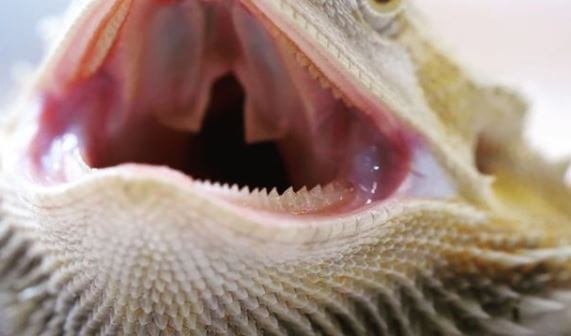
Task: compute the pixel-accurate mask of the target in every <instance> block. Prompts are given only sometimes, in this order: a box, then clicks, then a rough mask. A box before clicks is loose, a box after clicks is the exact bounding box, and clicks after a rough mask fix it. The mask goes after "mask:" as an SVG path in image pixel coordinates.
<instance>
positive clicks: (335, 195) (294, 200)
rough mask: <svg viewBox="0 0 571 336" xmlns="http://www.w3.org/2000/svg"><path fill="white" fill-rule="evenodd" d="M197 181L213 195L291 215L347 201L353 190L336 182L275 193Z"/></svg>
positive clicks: (310, 211)
mask: <svg viewBox="0 0 571 336" xmlns="http://www.w3.org/2000/svg"><path fill="white" fill-rule="evenodd" d="M197 184H198V186H199V187H201V188H203V189H205V191H207V192H210V193H215V194H217V196H221V197H222V198H223V199H225V200H227V201H230V202H232V203H234V204H238V205H240V206H246V207H250V208H255V209H257V210H266V211H271V212H279V213H288V214H293V215H303V214H312V213H320V212H325V211H327V210H331V209H332V208H334V207H338V206H341V205H343V204H345V203H347V202H348V201H349V200H350V198H351V195H352V193H353V192H352V190H351V189H350V188H347V187H344V186H341V185H340V184H338V183H330V184H328V185H326V186H316V187H313V188H312V189H308V188H307V187H303V188H301V189H299V190H297V191H296V190H294V188H293V187H290V188H289V189H287V190H286V191H285V192H283V193H279V192H278V190H277V189H276V188H274V189H272V190H270V191H268V189H265V188H263V189H259V188H255V189H253V190H251V189H250V188H249V187H242V188H241V187H239V186H238V185H229V184H220V183H211V182H208V181H200V182H198V183H197Z"/></svg>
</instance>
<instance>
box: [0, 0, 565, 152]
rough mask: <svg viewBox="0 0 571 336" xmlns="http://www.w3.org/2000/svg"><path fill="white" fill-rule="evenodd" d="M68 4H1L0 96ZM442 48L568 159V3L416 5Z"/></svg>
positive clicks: (491, 0) (499, 0)
mask: <svg viewBox="0 0 571 336" xmlns="http://www.w3.org/2000/svg"><path fill="white" fill-rule="evenodd" d="M68 1H69V0H18V1H1V2H0V96H1V95H2V94H3V93H5V92H6V91H7V90H8V88H10V87H11V86H10V79H9V78H10V73H11V71H10V69H11V68H12V66H13V64H14V63H15V62H16V61H25V62H32V63H35V62H37V61H38V59H39V57H40V55H41V51H42V47H41V43H40V39H39V37H38V36H39V34H38V28H37V27H38V26H37V22H38V20H39V19H40V18H42V17H44V16H46V15H52V14H56V13H59V12H60V11H61V10H62V8H64V7H65V5H66V4H67V3H68ZM416 2H417V5H418V6H419V7H421V9H422V10H423V12H424V13H425V14H426V18H427V19H428V20H429V21H431V22H432V23H433V25H434V26H433V29H434V31H435V33H436V34H438V35H437V36H442V38H443V40H442V45H444V46H445V47H447V48H448V49H449V50H451V51H453V53H454V54H455V55H457V57H458V58H459V59H461V60H462V61H463V62H464V63H465V64H467V65H469V66H470V67H471V68H472V69H473V70H474V71H476V72H478V73H482V74H484V77H486V78H491V79H498V80H501V81H502V82H504V83H509V84H514V85H515V86H517V87H518V88H519V89H521V90H523V92H525V93H526V94H527V95H528V98H529V99H530V101H531V102H532V103H533V107H532V114H531V115H530V118H529V120H530V122H529V127H528V132H527V135H528V137H529V139H530V140H531V142H532V143H533V145H534V146H536V147H537V148H540V149H541V150H542V151H544V152H545V153H546V154H547V155H548V156H549V157H551V158H561V157H564V156H567V155H571V65H570V62H571V19H570V18H571V1H569V0H542V1H538V0H517V1H514V0H478V1H472V0H416Z"/></svg>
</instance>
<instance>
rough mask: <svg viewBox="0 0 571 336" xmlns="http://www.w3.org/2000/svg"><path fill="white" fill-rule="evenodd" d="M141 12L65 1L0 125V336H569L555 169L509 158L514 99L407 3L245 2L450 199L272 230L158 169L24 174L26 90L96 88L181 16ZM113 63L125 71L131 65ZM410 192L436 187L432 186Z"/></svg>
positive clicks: (397, 204)
mask: <svg viewBox="0 0 571 336" xmlns="http://www.w3.org/2000/svg"><path fill="white" fill-rule="evenodd" d="M137 1H138V0H130V1H129V0H114V1H107V0H92V1H79V2H77V3H76V4H75V5H74V7H73V8H72V10H70V14H69V16H68V19H67V20H66V21H65V22H66V24H63V25H62V34H61V36H60V38H59V39H57V40H56V41H55V42H54V47H53V48H52V51H51V53H50V54H49V56H48V57H47V58H46V61H45V63H44V64H43V66H42V67H41V68H40V69H39V70H38V72H37V74H36V76H35V77H34V78H32V79H31V80H30V82H29V83H28V84H29V86H27V87H25V88H23V90H22V95H21V99H20V100H19V101H17V102H16V103H15V104H14V105H13V106H11V107H10V108H9V111H7V112H8V113H9V117H8V118H7V119H6V120H5V121H4V122H3V124H2V128H1V133H0V134H1V137H0V141H1V142H0V146H1V147H0V148H2V150H1V155H0V159H1V164H0V183H1V184H0V188H1V189H0V198H1V202H0V218H1V224H0V334H1V335H568V334H570V333H571V322H570V317H571V310H570V309H571V202H570V200H571V190H570V188H569V187H567V186H565V185H564V183H563V177H564V173H565V171H566V168H567V167H566V166H565V165H563V164H561V165H555V164H551V163H548V162H546V161H544V160H543V159H542V158H541V156H540V155H539V154H538V153H535V152H534V151H533V150H531V149H530V148H529V147H528V146H527V145H526V143H525V142H524V140H523V136H522V127H523V120H524V118H525V112H526V109H527V106H526V104H525V102H524V100H523V99H522V98H521V97H519V96H518V95H517V94H515V93H513V92H511V91H510V90H509V89H506V88H501V87H493V86H485V85H482V84H480V83H478V82H477V81H475V80H474V79H473V78H474V76H471V75H470V74H469V73H468V71H467V70H464V69H463V68H462V67H461V66H459V65H458V64H457V63H456V62H455V61H454V60H451V59H450V58H449V57H448V56H447V55H446V54H445V53H443V52H442V51H441V49H440V48H439V47H438V42H437V41H438V40H437V39H435V38H434V37H432V36H430V32H429V30H428V28H427V27H425V26H424V24H423V22H422V20H421V19H419V18H418V17H417V13H415V12H414V9H413V8H411V7H410V6H409V4H407V3H400V2H399V3H397V2H398V1H397V2H395V3H393V2H391V1H374V0H370V1H367V0H361V1H358V0H248V1H242V2H240V5H241V6H243V8H245V9H246V10H247V11H248V13H251V15H253V16H255V17H256V18H257V19H259V20H260V22H263V24H264V27H266V28H267V29H268V31H270V32H271V33H272V34H273V35H272V36H274V38H276V39H278V40H280V41H282V43H283V45H287V46H288V50H289V51H290V52H291V53H293V54H294V55H295V56H296V59H297V60H298V61H299V62H300V63H302V64H304V65H305V67H306V69H307V70H308V71H309V72H310V73H312V75H313V76H314V77H316V78H319V79H321V80H322V81H323V82H324V83H325V84H324V85H325V86H327V87H328V88H329V89H331V90H332V92H335V95H336V96H339V97H340V99H342V100H343V101H346V102H347V103H348V104H354V105H355V106H356V108H364V109H368V111H369V110H370V111H384V112H383V113H386V114H387V115H390V118H394V120H395V123H397V124H399V125H403V126H402V127H404V128H406V129H407V130H410V132H411V133H414V134H415V137H417V138H418V139H422V141H421V142H422V144H423V145H422V147H421V148H422V151H425V152H426V153H430V155H431V157H433V158H434V161H435V162H436V164H437V165H438V167H440V168H439V169H440V170H442V171H443V172H444V173H443V175H445V176H446V177H447V179H448V180H449V182H448V183H449V184H451V185H453V186H454V188H453V190H454V192H453V193H452V194H453V195H452V196H450V194H449V193H447V194H446V196H445V197H444V194H442V195H443V196H442V197H440V196H439V195H440V193H437V192H431V193H430V194H429V195H428V196H426V195H425V194H422V195H420V194H417V195H410V194H406V193H405V194H404V196H402V195H401V196H400V197H388V198H387V199H385V200H383V201H380V202H375V203H374V204H372V205H370V206H368V207H365V208H363V209H362V210H358V211H352V212H350V213H347V214H343V215H339V216H321V217H320V216H301V215H292V216H290V215H288V216H277V215H273V214H269V215H267V214H264V215H260V213H259V212H257V211H255V210H252V208H251V207H248V206H246V205H243V204H242V203H240V204H242V205H243V206H239V204H238V203H232V202H225V201H222V200H221V199H222V198H221V197H218V196H216V195H214V194H212V193H211V192H208V191H205V190H207V189H208V188H210V187H209V186H204V185H201V186H199V185H198V184H196V183H193V182H192V181H190V179H188V178H187V177H186V176H184V175H183V174H179V173H176V172H174V171H172V170H169V169H166V168H156V167H155V168H153V167H149V166H144V165H120V166H114V167H110V168H106V169H101V170H98V171H97V172H93V173H90V174H87V175H82V176H81V178H77V179H70V180H69V181H67V182H65V183H54V184H50V183H43V182H38V181H37V180H35V179H34V178H32V177H30V173H29V171H28V170H26V169H24V168H22V167H23V166H24V165H25V163H22V162H23V161H25V160H24V159H22V157H25V154H23V153H26V150H27V147H26V146H27V142H26V141H27V140H26V139H28V138H29V134H30V132H34V130H33V128H34V127H32V126H33V125H35V124H36V123H37V122H38V121H37V120H38V112H37V108H36V105H38V104H39V103H38V92H45V91H46V90H47V88H49V89H50V90H53V91H54V92H55V91H57V92H63V91H65V90H67V88H68V87H76V86H75V85H76V83H79V81H80V80H81V79H90V78H92V77H93V76H95V74H98V73H100V72H98V71H99V69H101V68H102V67H103V66H105V64H107V63H105V62H106V60H108V59H109V54H110V50H111V49H112V48H113V47H112V46H113V43H114V37H115V36H116V34H117V31H118V30H119V29H120V27H122V25H123V24H126V25H129V24H131V23H132V22H135V21H129V19H128V18H130V17H137V15H142V14H137V13H142V12H143V9H142V8H146V7H144V6H147V7H148V8H150V9H155V7H157V8H158V6H169V5H170V4H172V3H176V2H177V1H159V0H139V2H137ZM181 1H182V2H184V1H187V2H188V3H192V2H193V0H184V1H183V0H181ZM194 1H199V0H194ZM220 1H221V2H222V0H220ZM236 1H237V0H236ZM225 3H226V2H225ZM227 3H231V1H227ZM129 15H131V16H129ZM125 22H127V23H125ZM129 32H130V33H131V34H132V36H133V40H134V39H135V37H137V36H136V34H137V31H136V30H129ZM129 36H131V35H129ZM127 41H128V42H129V41H131V40H129V39H127ZM129 50H131V49H129ZM128 55H130V56H128V57H132V58H128V62H125V63H121V64H134V63H135V61H134V60H136V59H137V56H140V55H138V54H136V52H132V53H131V54H128ZM62 60H64V61H65V62H64V61H62ZM141 76H142V75H141ZM125 78H127V79H126V80H125V83H131V81H132V83H137V82H136V77H133V76H126V77H125ZM153 78H155V79H156V78H160V74H159V75H155V76H154V77H153ZM132 87H134V86H129V85H128V84H125V88H132ZM54 88H55V89H54ZM58 90H59V91H58ZM125 90H126V91H125V92H127V91H128V90H127V89H125ZM88 92H89V91H88ZM128 92H131V91H128ZM132 92H135V91H132ZM379 114H380V113H379ZM373 117H375V115H373ZM375 118H376V117H375ZM390 120H392V119H390ZM177 124H179V123H177ZM30 125H32V126H30ZM30 129H31V130H30ZM272 134H273V133H272ZM264 136H265V134H264ZM419 148H420V147H419ZM32 175H33V174H32ZM423 181H424V182H423V183H427V186H428V187H427V188H428V189H431V190H432V189H439V190H440V189H441V187H439V186H438V185H437V182H438V181H440V178H439V177H438V176H435V175H427V177H426V179H425V180H423ZM432 191H433V190H432ZM224 192H226V191H224ZM213 195H214V196H213ZM435 195H436V196H435ZM280 202H281V201H280ZM237 204H238V205H237ZM290 208H295V209H297V208H296V207H294V206H290ZM280 209H281V208H280Z"/></svg>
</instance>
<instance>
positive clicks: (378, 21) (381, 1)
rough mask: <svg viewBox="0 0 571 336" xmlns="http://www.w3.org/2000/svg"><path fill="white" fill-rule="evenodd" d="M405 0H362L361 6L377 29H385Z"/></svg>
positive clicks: (369, 21) (372, 25)
mask: <svg viewBox="0 0 571 336" xmlns="http://www.w3.org/2000/svg"><path fill="white" fill-rule="evenodd" d="M403 4H404V1H403V0H360V1H359V8H360V9H361V12H362V14H363V16H364V18H365V20H366V21H367V23H369V24H370V25H371V27H373V28H374V29H375V30H378V31H382V30H385V29H386V28H387V27H388V26H389V25H390V24H391V23H392V22H393V21H394V18H395V17H396V15H397V14H398V13H399V12H400V10H401V9H402V8H403Z"/></svg>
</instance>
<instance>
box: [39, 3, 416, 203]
mask: <svg viewBox="0 0 571 336" xmlns="http://www.w3.org/2000/svg"><path fill="white" fill-rule="evenodd" d="M165 3H166V2H165ZM155 6H156V7H158V8H154V7H153V8H148V9H147V10H144V8H143V9H140V11H139V12H136V13H134V14H132V18H131V19H130V20H127V22H126V23H125V24H124V26H123V27H122V30H121V32H120V33H119V34H118V37H117V39H116V42H115V45H114V47H113V48H112V50H111V51H110V53H109V55H108V56H107V58H106V60H105V62H103V64H102V65H101V66H100V67H99V68H98V70H97V71H96V72H94V73H93V74H91V75H90V76H88V77H86V78H82V79H79V80H77V79H76V80H74V81H71V82H69V83H66V84H61V85H53V87H51V88H48V89H46V90H45V92H44V93H43V96H42V97H43V98H42V104H41V110H40V115H39V118H40V119H39V121H40V122H39V127H38V132H37V134H36V136H35V138H34V141H33V142H32V146H31V147H30V155H31V159H32V160H31V161H32V162H33V163H34V168H35V169H34V170H35V175H36V176H37V177H38V179H39V180H47V181H52V182H53V181H57V182H66V181H69V180H70V179H72V175H73V174H72V173H70V171H73V170H74V168H73V167H71V166H73V164H72V163H71V162H74V160H73V159H71V156H73V154H75V155H76V156H79V157H80V159H81V160H82V161H84V162H85V164H87V165H88V166H89V167H90V168H107V167H113V166H117V165H121V164H123V163H139V164H151V165H157V166H168V167H170V168H172V169H175V170H178V171H180V172H183V173H185V174H187V175H189V176H190V177H191V178H193V179H200V180H209V181H212V182H219V183H227V184H230V185H238V186H247V187H249V188H250V189H254V188H266V189H268V190H271V189H274V188H275V189H276V190H278V191H279V192H280V193H282V192H284V191H285V190H286V189H288V188H290V187H293V189H294V190H299V189H302V188H307V189H310V188H313V187H315V186H326V185H331V184H335V185H337V186H342V188H344V189H345V190H351V191H352V195H353V196H352V201H351V204H352V205H351V207H355V206H359V205H362V204H365V203H371V202H374V201H379V200H383V199H385V198H387V197H389V196H390V195H391V194H393V193H394V192H395V190H396V189H397V188H398V187H399V185H400V184H401V182H402V181H403V180H404V178H405V177H406V175H407V174H408V172H409V165H410V150H409V144H408V142H407V140H406V136H405V135H404V131H403V130H402V128H401V127H399V125H398V123H396V122H394V121H393V120H392V119H391V118H390V116H388V115H387V113H385V112H384V111H365V110H361V109H359V108H358V107H357V106H358V105H359V104H357V103H358V102H355V101H352V102H351V103H347V101H348V100H347V99H341V98H340V94H339V93H338V92H339V91H343V90H342V88H343V83H340V84H339V85H336V86H335V87H333V85H332V84H331V83H330V82H329V81H328V80H327V78H326V77H325V76H324V75H322V74H321V73H320V72H318V71H316V70H315V69H316V68H314V67H313V65H310V66H309V68H308V67H307V65H306V66H302V65H301V64H300V61H299V57H297V56H299V54H298V55H296V52H299V51H295V50H292V49H290V48H291V47H289V46H288V45H287V44H286V43H284V42H283V41H281V40H280V39H277V38H275V37H274V36H272V35H271V34H270V33H268V29H267V28H266V26H265V25H264V24H263V23H262V22H261V20H260V19H258V18H257V17H256V16H255V15H254V14H252V13H250V12H249V11H248V10H247V9H245V8H244V7H243V6H242V5H240V4H238V3H234V4H232V5H228V4H220V3H214V2H212V3H211V2H208V3H207V2H204V3H203V2H201V1H194V2H177V4H172V3H170V2H169V3H168V4H165V5H162V6H158V5H155ZM143 18H144V19H143ZM133 31H140V33H139V34H137V35H136V36H134V35H133V34H132V33H131V32H133ZM125 50H139V52H140V53H141V55H140V57H138V58H135V59H129V58H128V57H127V56H126V55H127V54H128V53H125ZM62 66H63V65H62Z"/></svg>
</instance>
